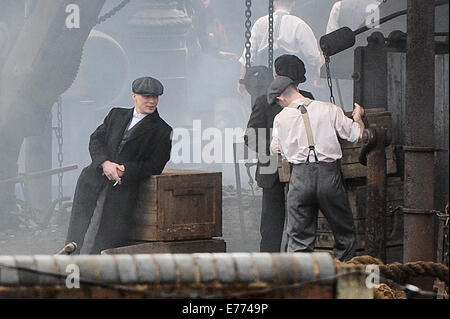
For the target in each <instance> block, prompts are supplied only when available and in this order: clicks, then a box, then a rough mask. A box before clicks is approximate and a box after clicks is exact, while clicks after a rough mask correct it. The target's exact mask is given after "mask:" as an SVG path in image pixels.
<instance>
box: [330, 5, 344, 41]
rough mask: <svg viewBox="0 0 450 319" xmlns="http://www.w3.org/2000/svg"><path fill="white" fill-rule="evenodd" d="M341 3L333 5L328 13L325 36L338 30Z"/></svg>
mask: <svg viewBox="0 0 450 319" xmlns="http://www.w3.org/2000/svg"><path fill="white" fill-rule="evenodd" d="M341 5H342V1H338V2H336V3H335V4H334V5H333V8H332V9H331V11H330V17H329V18H328V24H327V34H328V33H331V32H333V31H335V30H337V29H339V28H340V25H339V16H340V14H341Z"/></svg>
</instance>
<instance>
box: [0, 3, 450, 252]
mask: <svg viewBox="0 0 450 319" xmlns="http://www.w3.org/2000/svg"><path fill="white" fill-rule="evenodd" d="M3 1H4V0H2V6H3ZM6 2H7V3H8V5H5V8H7V10H6V9H5V10H4V11H1V12H0V72H2V68H3V65H4V63H5V61H6V57H7V56H8V52H9V51H10V50H11V48H12V47H13V44H14V40H15V39H16V38H17V35H18V33H19V31H20V29H21V24H23V23H24V22H25V18H24V12H25V10H24V9H25V8H24V3H25V2H24V1H12V0H11V1H6ZM119 2H120V1H118V0H115V1H108V2H107V5H108V8H110V7H112V6H114V5H117V4H118V3H119ZM204 2H208V1H204ZM296 2H297V5H296V7H295V9H294V12H293V14H295V15H297V16H298V17H300V18H301V19H303V20H304V21H305V23H307V24H308V25H309V26H310V27H311V29H312V30H313V32H314V34H315V36H316V38H317V40H319V39H320V37H321V36H322V35H324V34H325V32H326V30H327V24H328V22H329V14H330V11H331V9H332V7H333V5H334V4H335V3H336V1H334V0H320V1H317V0H309V1H307V0H304V1H300V0H299V1H296ZM391 2H392V1H391ZM399 2H401V1H398V3H399ZM404 2H406V1H404ZM13 3H14V5H12V4H13ZM155 3H156V4H155ZM252 3H253V6H252V16H251V20H252V22H253V23H254V22H255V21H256V19H257V18H259V17H261V16H264V15H266V14H268V1H266V0H256V1H252ZM396 3H397V2H396ZM108 8H106V7H104V8H103V11H102V14H103V13H105V11H107V10H108ZM2 9H3V8H2ZM185 9H186V10H185ZM245 9H246V7H245V1H242V0H212V1H211V5H210V6H209V7H208V8H205V7H204V6H203V5H202V2H201V1H197V0H186V1H156V0H153V1H148V0H145V1H144V0H134V1H131V2H130V4H129V5H127V6H126V7H125V8H124V9H123V10H121V11H119V12H118V13H117V14H116V15H115V16H114V17H112V18H110V19H108V20H106V22H104V23H102V24H100V25H98V26H96V27H95V28H94V30H93V31H92V32H91V33H90V36H89V38H88V39H87V41H86V43H85V45H84V48H83V55H82V60H81V65H80V68H79V71H78V73H77V76H76V78H75V81H74V82H73V84H72V85H71V87H70V89H69V90H67V91H66V92H64V94H63V95H62V104H63V108H62V117H63V122H62V124H63V126H62V128H63V137H64V144H63V155H64V161H63V166H68V165H72V164H74V165H78V167H79V168H78V170H76V171H71V172H68V173H66V174H65V175H64V179H63V190H64V195H65V196H70V197H73V193H74V190H75V185H76V181H77V178H78V175H79V173H80V171H81V169H82V168H83V167H85V166H87V165H88V164H89V163H90V157H89V153H88V143H89V136H90V134H91V133H92V132H93V131H94V130H95V128H96V127H97V126H98V125H99V124H101V123H102V121H103V119H104V117H105V116H106V115H107V114H108V112H109V110H110V109H111V108H112V107H114V106H120V107H128V108H129V107H132V106H133V104H132V99H131V82H132V80H134V79H135V78H137V77H140V76H144V75H148V76H152V77H155V78H158V79H160V80H161V82H162V83H163V84H164V86H165V94H164V95H163V96H162V97H161V100H160V105H159V107H158V110H159V113H160V115H161V117H162V118H163V119H164V120H165V121H166V122H167V123H169V124H170V125H171V126H172V127H173V128H175V129H177V128H182V129H184V130H185V132H188V133H186V134H185V135H186V136H187V138H189V139H190V141H194V140H195V139H194V134H196V132H195V131H194V123H196V121H201V127H202V132H203V131H204V130H207V129H209V128H215V129H218V130H219V131H220V132H221V133H222V134H221V137H220V138H223V140H221V141H220V142H221V143H218V144H219V145H220V147H221V148H222V149H221V154H222V157H220V156H219V157H217V158H219V160H217V161H203V160H201V161H192V163H186V162H183V163H174V162H173V161H172V162H169V164H168V166H167V167H171V168H180V169H186V168H189V169H200V170H210V171H221V172H222V173H223V175H222V176H223V184H224V185H233V187H236V175H235V173H236V171H235V166H234V164H231V163H229V162H228V163H227V162H226V161H225V160H223V161H221V160H220V159H225V158H226V156H229V154H225V153H226V152H230V142H229V143H228V144H226V143H225V136H226V134H225V130H226V129H236V130H238V129H241V131H242V132H243V131H244V130H245V128H246V125H247V121H248V118H249V115H250V112H251V105H250V103H251V102H250V96H249V95H248V94H247V93H245V94H244V95H241V94H239V93H238V92H237V84H238V81H239V78H240V70H241V65H240V63H239V62H238V61H237V59H238V58H239V57H240V56H241V54H242V52H243V50H244V43H245V36H244V34H245V31H246V29H245V26H244V21H245ZM391 12H392V11H386V13H391ZM81 13H82V14H83V12H81ZM28 14H29V12H28ZM383 15H384V13H381V16H383ZM12 17H14V18H12ZM400 21H403V20H400ZM401 23H403V22H398V23H397V25H394V24H391V25H390V27H389V28H391V29H390V30H392V28H394V27H395V28H396V27H397V26H398V24H401ZM447 23H448V16H447ZM389 28H387V29H383V30H384V31H385V32H387V31H390V30H389ZM67 32H76V30H71V31H67ZM366 36H367V34H365V35H363V36H362V37H363V38H365V37H366ZM364 45H365V44H364ZM27 49H28V50H30V51H32V49H35V48H34V47H30V48H24V50H27ZM67 54H70V52H68V53H67ZM347 54H348V55H351V56H352V55H353V49H352V50H349V51H348V52H347ZM55 62H56V61H55ZM331 66H332V74H333V71H334V69H333V67H334V66H335V65H333V61H332V64H331ZM18 67H20V65H18ZM33 67H37V66H35V65H33ZM352 68H353V65H352V64H351V63H350V64H349V66H348V68H347V69H346V71H347V73H348V74H351V72H352ZM59 72H62V73H64V72H65V70H64V69H61V70H59ZM348 74H347V75H343V74H337V73H334V76H336V77H338V78H340V79H342V81H341V82H340V83H341V85H340V89H341V92H340V94H339V95H338V93H337V91H336V86H335V94H336V95H337V96H336V101H337V103H338V104H339V105H340V106H342V107H343V108H344V109H346V110H349V109H351V108H352V104H353V103H352V102H353V88H352V83H351V81H350V79H349V78H348V77H347V78H346V77H345V76H348ZM36 81H41V83H44V84H45V83H46V82H45V81H46V74H39V76H36ZM48 85H51V83H49V84H48ZM44 86H45V85H44ZM2 89H3V90H2ZM48 89H50V88H48ZM312 93H313V95H314V96H316V98H319V99H325V100H328V98H329V91H328V87H327V84H326V80H325V79H324V78H322V82H321V83H318V86H316V87H315V88H314V91H313V92H312ZM5 94H6V92H5V90H4V88H2V87H0V95H3V96H4V95H5ZM23 94H24V95H27V92H23ZM40 94H46V90H45V89H43V90H42V92H40ZM340 97H342V99H341V98H340ZM0 101H1V99H0ZM5 109H6V106H5V105H0V120H2V119H5V118H6V114H5V113H4V110H5ZM20 109H21V105H17V106H16V110H17V112H20ZM37 113H38V112H37ZM37 115H38V114H34V113H33V112H30V114H29V116H30V118H31V119H32V118H33V116H37ZM52 115H53V117H52V122H51V123H52V124H51V126H53V127H55V126H57V125H58V121H57V118H58V113H57V111H56V108H55V107H53V111H52ZM0 122H3V121H0ZM4 127H5V125H3V127H0V133H2V135H3V136H5V134H6V135H8V134H9V133H8V132H5V131H4ZM2 129H3V131H2ZM16 129H20V127H16ZM47 129H50V130H51V132H52V133H51V134H52V136H53V137H52V139H53V141H52V142H51V143H52V151H51V152H52V153H51V158H52V160H51V163H50V164H51V167H53V168H55V167H57V166H58V165H59V162H58V155H57V152H58V147H59V144H58V143H57V140H56V138H55V135H54V134H53V133H54V130H52V129H51V128H49V127H47ZM47 131H48V130H47ZM14 134H15V133H14ZM14 134H13V135H14ZM211 136H212V135H211ZM214 136H218V134H216V135H214ZM234 141H235V142H237V143H242V142H243V138H242V136H237V135H236V136H235V138H234ZM175 142H177V141H175ZM211 142H212V137H208V136H206V137H205V139H202V138H201V139H200V140H196V142H195V143H197V144H195V145H194V142H192V143H189V144H188V145H189V146H191V148H190V152H194V149H200V150H202V151H203V150H204V147H205V146H208V144H210V143H211ZM6 143H7V140H3V141H2V142H0V159H2V160H1V162H2V163H4V162H6V159H5V158H4V153H5V152H6V151H8V152H9V151H11V145H8V144H6ZM231 143H232V142H231ZM22 145H24V144H22ZM231 149H232V148H231ZM18 151H19V150H14V152H16V153H18ZM1 152H3V153H1ZM2 155H3V157H2ZM191 155H192V154H191ZM209 155H210V157H208V158H215V157H214V156H213V155H214V154H213V155H211V154H209ZM216 155H217V154H216ZM25 158H26V151H25V149H24V148H23V146H22V150H21V155H20V157H19V162H18V169H17V168H16V170H12V171H15V174H11V171H10V172H9V173H8V172H5V173H4V174H3V175H2V174H0V180H1V179H5V178H11V177H15V176H16V175H17V174H16V173H17V172H24V171H25V170H26V166H25V162H26V159H25ZM14 164H15V165H17V163H13V165H12V167H14ZM0 172H1V169H0ZM238 173H239V176H238V178H240V181H241V186H242V187H243V188H244V189H246V190H247V192H248V193H247V195H248V194H251V193H250V186H249V182H251V179H250V178H248V176H247V172H246V170H245V167H244V165H243V164H242V163H241V164H239V170H238ZM251 175H253V176H254V167H253V168H251ZM259 191H260V190H259ZM2 192H3V193H2ZM5 192H6V190H5V189H4V188H2V187H0V224H1V223H2V220H3V223H4V222H5V216H6V214H7V213H8V212H9V209H10V207H8V208H6V207H5V206H3V207H2V206H1V205H5V204H4V203H3V204H2V199H4V198H5V196H6V193H5ZM15 192H16V196H17V197H18V198H19V200H21V201H22V203H23V201H26V198H25V194H24V192H23V189H21V188H20V185H19V184H17V185H16V187H15ZM256 195H257V196H260V195H261V194H260V192H259V193H258V192H257V194H256ZM57 196H58V178H57V176H56V175H55V176H53V177H52V184H51V197H52V199H55V198H56V197H57ZM258 200H259V199H258ZM247 202H248V203H251V202H252V200H251V197H250V196H247ZM230 205H231V204H230ZM249 205H250V204H249ZM258 205H259V204H258ZM230 207H231V206H230ZM230 207H228V208H227V209H230ZM233 209H237V207H234V208H233ZM250 210H252V211H253V212H254V213H255V214H258V210H259V207H256V208H255V207H253V208H250ZM5 211H7V212H5ZM34 213H37V212H34ZM34 217H36V216H31V217H29V218H28V217H27V218H28V219H25V221H24V220H20V221H19V223H21V224H22V225H25V229H29V231H30V232H31V233H33V232H35V231H37V230H38V229H37V228H36V227H34V225H32V222H30V220H31V219H33V218H34ZM23 218H25V217H23ZM41 219H42V216H38V217H37V220H41ZM51 221H52V222H54V223H55V224H56V223H59V224H60V225H61V224H64V223H67V216H59V217H58V216H53V217H52V218H51ZM64 225H66V224H64ZM33 227H34V228H33ZM249 227H253V228H252V229H253V231H254V232H255V233H256V234H257V233H258V229H257V228H258V227H259V225H257V224H252V225H251V226H249ZM52 230H53V229H46V231H48V232H49V233H50V234H52V233H51V232H52ZM58 232H60V234H64V233H65V230H64V229H63V230H61V231H60V230H58V231H57V232H56V233H57V234H58ZM2 236H3V237H2ZM8 236H10V234H9V233H6V235H5V233H3V234H2V235H0V253H2V252H5V251H7V252H10V251H8V250H7V249H6V248H5V246H2V241H4V242H5V240H11V238H10V237H8ZM36 236H39V234H37V235H36ZM61 236H62V235H61ZM229 236H230V238H231V236H232V235H231V233H230V235H229ZM25 237H26V236H25ZM5 238H6V239H5ZM47 238H48V237H47ZM61 238H62V237H61ZM61 238H59V239H58V240H55V242H53V243H51V244H49V243H46V244H45V247H44V248H42V247H38V248H36V247H34V246H33V247H20V248H21V250H22V251H24V252H31V251H40V250H42V249H43V250H45V252H47V253H51V251H52V250H54V251H57V250H58V249H59V248H60V247H59V246H60V245H61V244H62V241H61ZM30 240H31V239H30ZM253 244H255V243H253ZM255 245H256V244H255ZM16 248H17V247H16ZM35 248H36V249H35ZM19 250H20V249H19Z"/></svg>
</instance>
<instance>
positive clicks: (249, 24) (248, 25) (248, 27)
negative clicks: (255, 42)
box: [245, 0, 252, 69]
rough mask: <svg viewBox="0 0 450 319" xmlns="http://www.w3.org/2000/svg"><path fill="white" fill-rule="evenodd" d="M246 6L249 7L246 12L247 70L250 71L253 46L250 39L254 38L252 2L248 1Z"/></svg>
mask: <svg viewBox="0 0 450 319" xmlns="http://www.w3.org/2000/svg"><path fill="white" fill-rule="evenodd" d="M245 6H246V7H247V9H246V10H245V17H246V20H245V68H246V69H248V68H249V67H251V62H250V59H251V57H252V56H251V53H250V48H251V46H252V44H251V42H250V38H251V36H252V31H251V28H252V21H251V20H250V18H251V17H252V0H246V1H245Z"/></svg>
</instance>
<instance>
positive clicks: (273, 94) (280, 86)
mask: <svg viewBox="0 0 450 319" xmlns="http://www.w3.org/2000/svg"><path fill="white" fill-rule="evenodd" d="M293 84H294V81H292V79H290V78H288V77H287V76H279V77H277V78H276V79H275V80H273V81H272V83H271V84H270V86H269V89H268V90H267V102H268V103H269V104H272V103H274V102H275V101H276V100H277V97H279V96H280V95H281V94H282V93H283V92H284V90H286V89H287V88H288V87H289V86H290V85H293Z"/></svg>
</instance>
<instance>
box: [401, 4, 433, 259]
mask: <svg viewBox="0 0 450 319" xmlns="http://www.w3.org/2000/svg"><path fill="white" fill-rule="evenodd" d="M434 14H435V9H434V1H423V0H408V38H407V53H406V112H405V115H406V121H405V123H406V129H405V144H406V147H405V148H404V149H405V185H404V187H405V193H404V206H405V207H407V208H410V209H422V210H432V209H433V208H434V202H433V198H434V178H433V176H434V139H433V129H434V99H435V95H434V89H435V84H434V83H435V67H434ZM404 227H405V228H404V251H403V261H404V262H409V261H417V260H423V261H434V259H435V247H434V246H435V245H434V225H433V218H432V216H431V217H430V214H408V213H405V215H404Z"/></svg>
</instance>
